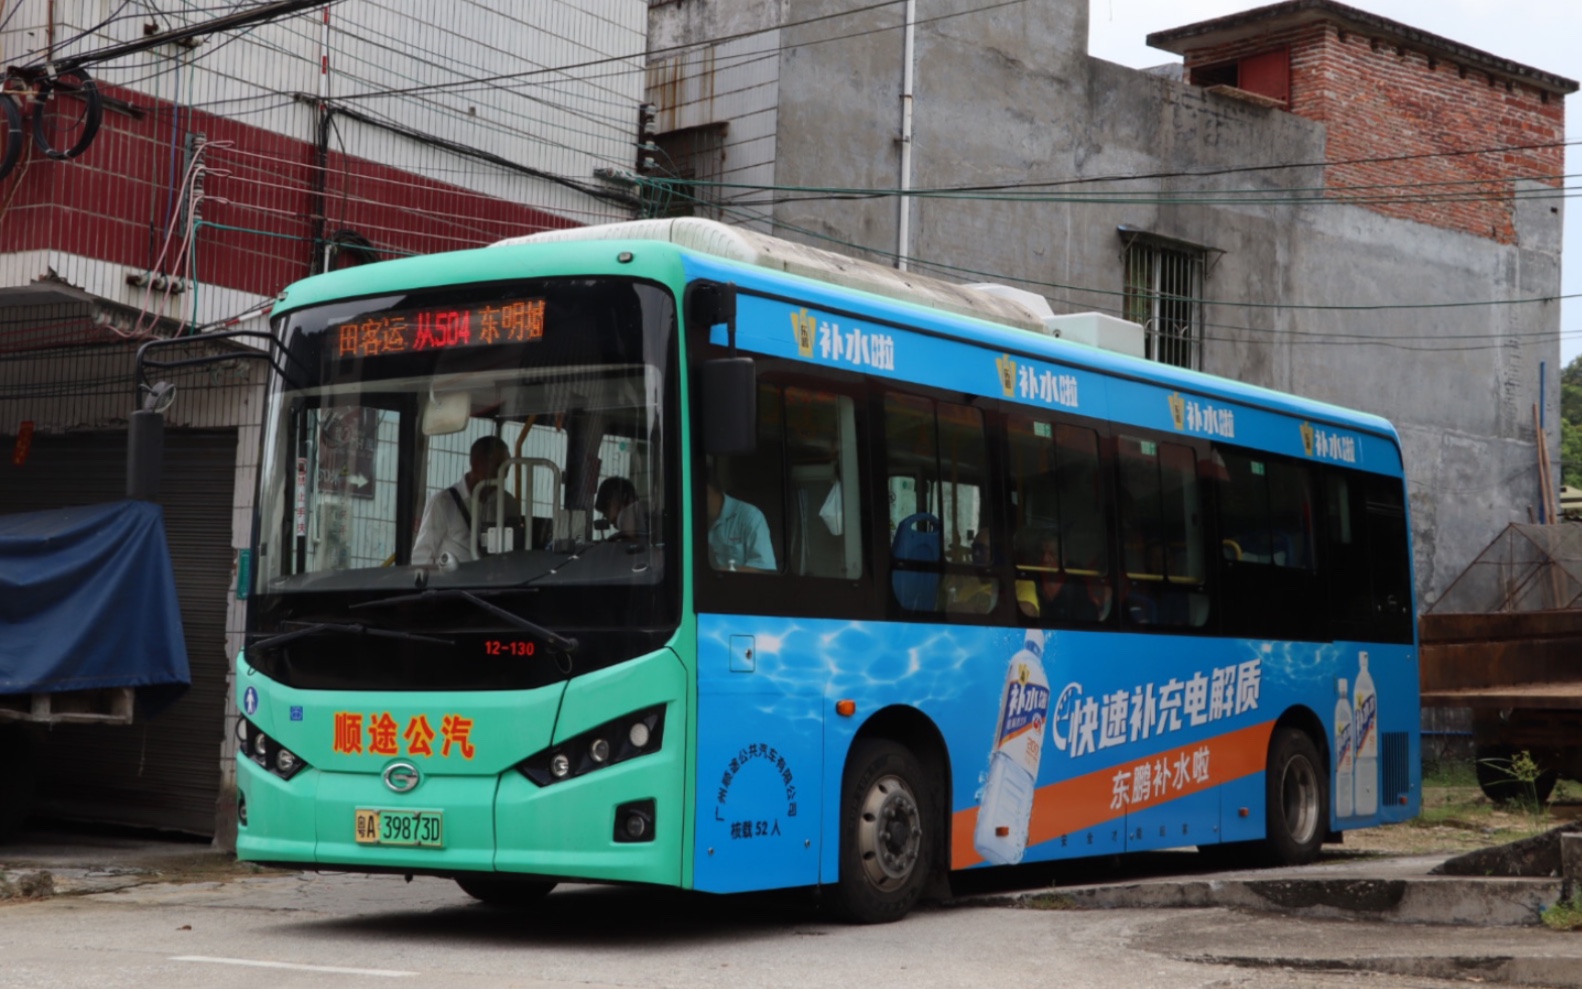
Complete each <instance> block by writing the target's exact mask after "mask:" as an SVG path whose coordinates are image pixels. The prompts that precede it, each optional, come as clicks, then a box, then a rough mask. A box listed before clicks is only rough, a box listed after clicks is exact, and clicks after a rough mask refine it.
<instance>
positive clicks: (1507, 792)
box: [1472, 745, 1558, 804]
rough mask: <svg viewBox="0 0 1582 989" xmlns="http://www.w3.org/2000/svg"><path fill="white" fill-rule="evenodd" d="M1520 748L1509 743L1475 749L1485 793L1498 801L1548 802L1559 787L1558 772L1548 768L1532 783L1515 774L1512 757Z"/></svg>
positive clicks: (1505, 802) (1481, 746) (1504, 802)
mask: <svg viewBox="0 0 1582 989" xmlns="http://www.w3.org/2000/svg"><path fill="white" fill-rule="evenodd" d="M1515 755H1516V750H1515V749H1514V748H1512V747H1510V746H1508V745H1487V746H1485V745H1479V746H1476V747H1475V748H1474V749H1473V753H1472V756H1473V761H1472V768H1473V771H1474V772H1476V773H1477V776H1478V787H1479V788H1480V789H1482V791H1483V795H1484V796H1486V797H1488V798H1489V799H1490V800H1492V801H1494V802H1495V803H1497V804H1515V803H1526V802H1528V801H1537V803H1539V804H1544V803H1546V802H1548V800H1549V795H1550V794H1551V793H1553V792H1554V790H1555V782H1556V780H1557V778H1558V777H1557V774H1556V773H1555V771H1554V770H1552V769H1546V770H1544V771H1543V772H1542V773H1540V774H1539V775H1538V778H1537V779H1535V780H1533V781H1532V784H1531V785H1530V786H1529V785H1528V784H1527V783H1524V782H1522V781H1521V780H1519V779H1517V778H1516V777H1515V776H1514V775H1512V774H1511V771H1510V769H1511V759H1512V758H1513V757H1514V756H1515Z"/></svg>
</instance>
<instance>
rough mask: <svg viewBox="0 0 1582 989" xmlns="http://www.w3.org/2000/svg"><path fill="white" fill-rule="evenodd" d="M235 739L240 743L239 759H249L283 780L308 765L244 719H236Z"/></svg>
mask: <svg viewBox="0 0 1582 989" xmlns="http://www.w3.org/2000/svg"><path fill="white" fill-rule="evenodd" d="M236 737H237V740H238V741H239V742H240V743H241V748H240V749H239V750H238V752H237V755H238V756H239V757H242V758H247V759H251V760H252V761H253V762H255V763H257V764H258V765H259V766H261V767H263V768H264V769H266V770H268V771H269V772H271V773H274V774H275V775H276V776H278V777H280V778H281V779H283V780H288V779H290V778H291V777H293V776H295V775H297V774H298V773H300V772H302V770H304V769H306V768H308V764H307V763H306V762H303V761H302V757H301V756H299V755H297V754H296V753H295V752H292V751H290V750H289V749H287V748H286V747H285V746H283V745H281V744H280V743H279V742H277V741H275V740H274V739H272V738H270V737H269V736H268V735H265V734H264V733H263V732H262V731H260V730H259V728H258V726H257V725H255V724H253V723H252V722H251V721H248V720H247V719H246V718H239V719H237V722H236Z"/></svg>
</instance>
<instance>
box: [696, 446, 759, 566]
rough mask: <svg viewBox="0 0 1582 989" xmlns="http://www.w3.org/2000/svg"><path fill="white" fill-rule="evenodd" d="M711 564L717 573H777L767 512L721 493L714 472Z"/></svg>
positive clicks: (711, 481)
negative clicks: (718, 571)
mask: <svg viewBox="0 0 1582 989" xmlns="http://www.w3.org/2000/svg"><path fill="white" fill-rule="evenodd" d="M706 496H707V498H708V513H709V565H710V566H712V567H713V568H714V569H716V570H739V571H745V572H747V573H774V572H775V570H776V567H775V548H774V543H772V542H770V540H769V523H768V521H767V520H765V518H764V513H763V512H761V511H759V510H758V509H757V508H756V507H755V506H753V505H749V504H748V503H747V502H745V501H740V500H738V499H736V498H732V497H731V496H730V495H728V494H726V493H725V492H724V491H722V490H720V482H719V479H718V478H717V477H716V476H715V475H714V472H713V471H712V470H710V472H709V480H708V490H707V495H706Z"/></svg>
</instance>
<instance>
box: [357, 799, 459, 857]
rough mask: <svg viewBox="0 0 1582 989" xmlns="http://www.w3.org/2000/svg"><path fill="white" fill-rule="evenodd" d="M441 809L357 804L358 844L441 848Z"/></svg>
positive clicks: (442, 844)
mask: <svg viewBox="0 0 1582 989" xmlns="http://www.w3.org/2000/svg"><path fill="white" fill-rule="evenodd" d="M444 816H445V815H444V812H443V811H437V810H371V809H368V808H364V807H359V808H357V832H356V833H357V843H358V844H359V845H415V846H417V847H420V848H444V847H445V827H444Z"/></svg>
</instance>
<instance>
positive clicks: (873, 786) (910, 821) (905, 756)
mask: <svg viewBox="0 0 1582 989" xmlns="http://www.w3.org/2000/svg"><path fill="white" fill-rule="evenodd" d="M938 816H939V815H938V814H937V813H936V812H935V810H934V804H933V800H932V794H931V792H930V790H929V788H928V785H927V783H926V782H925V780H924V777H923V771H922V768H921V767H920V766H919V765H918V762H917V759H916V757H915V756H913V755H912V753H911V752H909V751H907V750H906V749H905V748H903V747H901V746H900V745H897V744H896V743H895V742H891V741H888V740H885V739H861V740H859V741H858V742H857V743H856V744H854V745H853V746H852V749H851V755H850V756H849V757H848V758H847V760H846V772H845V776H844V779H843V782H842V786H841V813H840V821H841V828H840V879H839V881H838V882H837V883H836V884H835V886H834V888H833V889H832V890H831V891H830V904H831V907H832V909H833V912H834V914H835V915H836V916H837V917H839V918H841V919H842V920H845V921H848V922H851V923H856V924H884V923H889V922H890V921H895V920H900V919H901V918H902V917H904V916H906V915H907V913H908V912H909V911H910V910H911V909H912V907H913V906H915V905H916V904H917V901H918V897H920V896H921V895H922V893H923V886H924V885H925V884H926V883H927V882H928V878H929V873H930V871H931V870H932V869H933V867H934V848H935V846H936V844H937V841H936V838H937V836H936V835H935V834H934V833H933V829H934V827H936V826H937V825H936V822H937V820H938Z"/></svg>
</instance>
